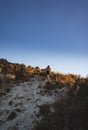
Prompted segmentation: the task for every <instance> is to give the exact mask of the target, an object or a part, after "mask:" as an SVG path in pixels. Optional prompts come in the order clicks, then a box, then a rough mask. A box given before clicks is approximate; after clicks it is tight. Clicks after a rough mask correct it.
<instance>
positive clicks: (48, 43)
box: [0, 0, 88, 76]
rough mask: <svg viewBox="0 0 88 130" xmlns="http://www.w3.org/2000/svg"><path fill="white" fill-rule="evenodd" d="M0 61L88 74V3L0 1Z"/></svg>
mask: <svg viewBox="0 0 88 130" xmlns="http://www.w3.org/2000/svg"><path fill="white" fill-rule="evenodd" d="M0 57H1V58H6V59H8V60H9V61H11V62H19V63H24V64H26V65H32V66H40V67H41V68H43V67H46V66H47V65H50V66H51V68H52V70H54V71H59V72H62V73H74V74H81V75H82V76H86V75H87V74H88V1H87V0H0Z"/></svg>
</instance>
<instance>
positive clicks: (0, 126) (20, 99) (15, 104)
mask: <svg viewBox="0 0 88 130" xmlns="http://www.w3.org/2000/svg"><path fill="white" fill-rule="evenodd" d="M46 82H47V81H46V79H44V77H42V76H38V75H35V76H34V77H32V78H30V79H29V81H27V82H23V83H19V84H13V86H12V88H11V91H10V92H9V93H7V94H6V95H3V96H1V97H0V130H32V129H33V127H34V125H35V121H36V120H41V118H40V117H39V118H38V116H37V114H38V112H39V106H41V105H43V104H51V108H50V111H51V113H53V112H54V108H53V107H52V104H53V103H54V102H55V101H56V100H57V98H59V99H61V98H63V97H65V96H66V94H67V91H68V89H67V88H66V87H65V88H64V87H63V88H61V89H57V91H54V90H52V91H51V93H43V92H44V86H45V85H46Z"/></svg>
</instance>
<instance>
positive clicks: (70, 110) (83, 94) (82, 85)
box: [0, 59, 88, 130]
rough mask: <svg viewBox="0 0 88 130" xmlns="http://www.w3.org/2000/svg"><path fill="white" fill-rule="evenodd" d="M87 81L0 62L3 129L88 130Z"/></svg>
mask: <svg viewBox="0 0 88 130" xmlns="http://www.w3.org/2000/svg"><path fill="white" fill-rule="evenodd" d="M87 110H88V79H87V78H82V77H80V76H79V75H72V74H67V75H63V74H60V73H55V72H52V71H51V68H50V67H49V66H47V67H46V68H45V69H40V68H39V67H35V68H33V67H31V66H28V67H27V66H25V65H24V64H16V63H11V62H8V61H7V60H5V59H0V130H45V129H46V130H87V129H88V111H87Z"/></svg>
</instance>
